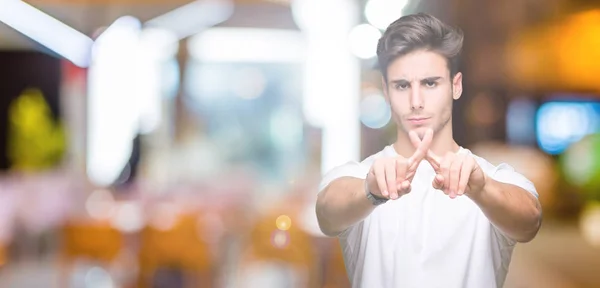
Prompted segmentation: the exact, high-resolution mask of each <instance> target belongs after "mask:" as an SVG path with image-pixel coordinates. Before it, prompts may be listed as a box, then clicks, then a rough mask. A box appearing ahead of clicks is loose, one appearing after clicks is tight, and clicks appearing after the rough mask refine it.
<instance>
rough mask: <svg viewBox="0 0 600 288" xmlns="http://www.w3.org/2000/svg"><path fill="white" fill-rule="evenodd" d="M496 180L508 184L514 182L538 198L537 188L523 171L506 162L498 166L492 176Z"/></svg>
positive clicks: (513, 183)
mask: <svg viewBox="0 0 600 288" xmlns="http://www.w3.org/2000/svg"><path fill="white" fill-rule="evenodd" d="M492 178H494V180H496V181H498V182H502V183H506V184H512V185H515V186H518V187H521V188H523V189H525V190H526V191H527V192H529V193H531V194H532V195H533V196H535V198H538V197H539V195H538V193H537V190H536V189H535V185H533V182H531V181H530V180H529V179H527V178H526V177H525V176H523V175H522V174H521V173H519V172H517V171H515V169H514V168H513V167H512V166H510V165H508V164H505V163H502V164H500V165H498V167H496V172H495V173H494V175H493V176H492Z"/></svg>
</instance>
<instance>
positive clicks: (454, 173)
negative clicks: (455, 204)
mask: <svg viewBox="0 0 600 288" xmlns="http://www.w3.org/2000/svg"><path fill="white" fill-rule="evenodd" d="M463 161H464V156H463V155H459V156H456V157H455V158H454V161H452V164H450V172H449V173H450V180H449V181H448V183H449V186H448V189H449V190H450V198H453V199H454V198H456V196H458V183H459V182H460V177H461V175H460V172H461V169H462V165H463Z"/></svg>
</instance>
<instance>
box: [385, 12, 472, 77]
mask: <svg viewBox="0 0 600 288" xmlns="http://www.w3.org/2000/svg"><path fill="white" fill-rule="evenodd" d="M463 38H464V36H463V32H462V31H461V30H460V29H459V28H454V27H451V26H449V25H447V24H445V23H444V22H442V21H440V20H439V19H437V18H435V17H433V16H431V15H429V14H425V13H418V14H412V15H406V16H402V17H400V18H399V19H398V20H396V21H395V22H393V23H392V24H390V26H389V27H388V28H387V29H386V30H385V32H384V33H383V36H382V37H381V39H379V43H378V44H377V59H378V62H379V68H380V69H381V73H382V74H383V76H384V77H385V79H387V72H388V71H387V69H388V67H389V65H390V64H391V63H392V62H393V61H394V60H396V59H397V58H398V57H401V56H403V55H406V54H408V53H410V52H413V51H415V50H421V49H425V50H429V51H432V52H436V53H438V54H440V55H442V56H444V57H445V58H446V60H447V61H448V69H449V70H450V76H451V77H454V75H456V73H458V66H459V57H460V53H461V51H462V46H463Z"/></svg>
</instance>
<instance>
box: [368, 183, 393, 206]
mask: <svg viewBox="0 0 600 288" xmlns="http://www.w3.org/2000/svg"><path fill="white" fill-rule="evenodd" d="M365 193H366V194H367V199H369V201H371V203H373V205H375V206H379V205H381V204H383V203H385V202H387V201H388V199H386V198H381V197H377V196H375V195H373V193H371V191H369V184H368V182H367V180H366V179H365Z"/></svg>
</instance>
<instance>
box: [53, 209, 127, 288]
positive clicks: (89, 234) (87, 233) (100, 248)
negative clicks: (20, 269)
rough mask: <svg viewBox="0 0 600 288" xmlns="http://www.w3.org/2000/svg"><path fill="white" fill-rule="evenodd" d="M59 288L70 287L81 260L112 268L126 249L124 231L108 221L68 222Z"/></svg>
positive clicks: (64, 237) (63, 234) (64, 231)
mask: <svg viewBox="0 0 600 288" xmlns="http://www.w3.org/2000/svg"><path fill="white" fill-rule="evenodd" d="M62 243H63V245H62V251H61V268H60V269H61V273H60V275H61V276H60V278H61V279H60V281H61V286H60V287H69V285H68V283H69V277H70V276H71V271H72V268H73V265H74V264H75V262H76V261H78V260H88V261H93V262H95V263H98V264H100V265H103V266H106V267H109V266H111V264H113V263H114V262H115V261H117V258H118V256H119V255H120V253H121V252H122V250H123V247H124V238H123V235H122V234H121V232H120V231H119V230H117V229H115V228H113V227H112V226H111V225H110V223H109V222H104V221H91V220H90V221H85V222H83V221H82V222H67V223H66V224H65V226H64V227H63V229H62Z"/></svg>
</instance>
